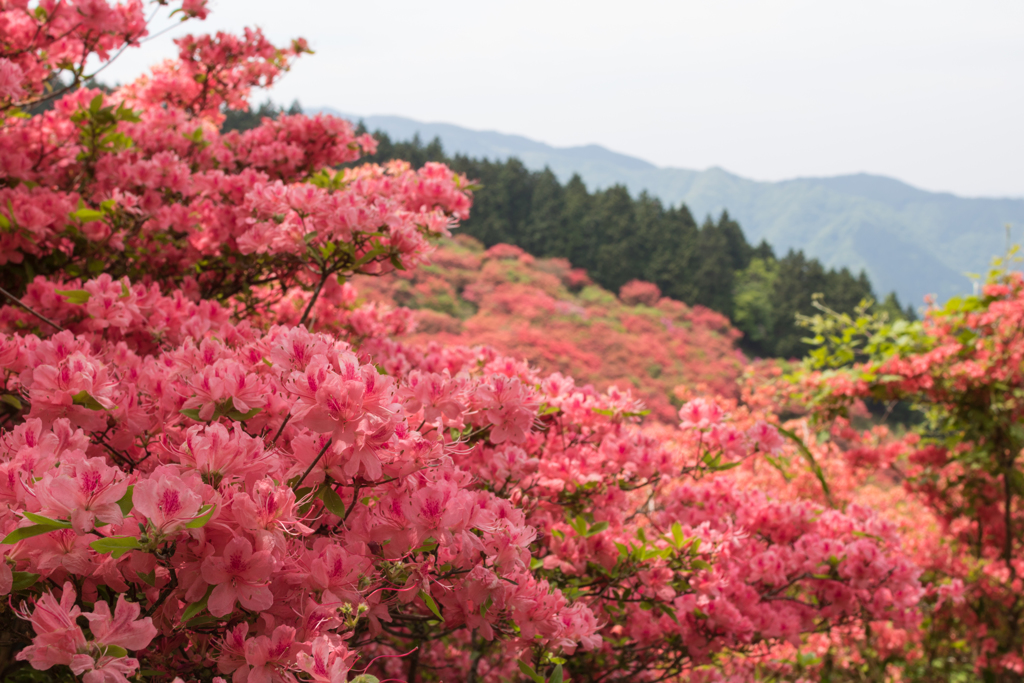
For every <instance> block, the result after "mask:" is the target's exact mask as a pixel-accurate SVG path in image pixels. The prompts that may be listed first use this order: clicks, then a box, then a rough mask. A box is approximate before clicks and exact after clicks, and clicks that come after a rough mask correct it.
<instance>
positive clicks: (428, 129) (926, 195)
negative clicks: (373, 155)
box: [320, 108, 1024, 306]
mask: <svg viewBox="0 0 1024 683" xmlns="http://www.w3.org/2000/svg"><path fill="white" fill-rule="evenodd" d="M320 111H325V112H328V113H332V114H336V115H338V116H342V117H344V118H347V119H350V120H353V121H360V120H361V121H363V122H364V123H365V125H366V127H367V128H368V129H369V130H371V131H373V130H382V131H384V132H385V133H387V134H388V135H389V136H390V137H391V138H392V139H394V140H408V139H410V138H412V137H413V135H416V134H418V135H419V136H420V138H421V139H422V140H423V141H424V142H429V141H430V140H432V139H433V138H434V137H438V138H440V140H441V143H442V144H443V146H444V149H445V151H446V152H448V153H450V154H465V155H467V156H471V157H480V158H489V159H494V160H502V159H507V158H509V157H518V158H519V159H520V160H521V161H522V162H523V164H524V165H526V167H527V168H530V169H534V170H536V169H542V168H544V167H545V166H547V167H549V168H551V170H552V171H553V172H554V173H555V175H557V176H558V178H559V179H560V180H562V181H565V180H568V179H569V178H570V177H572V175H573V174H574V173H579V175H580V177H581V178H582V179H583V181H584V182H585V183H586V184H587V187H588V188H590V189H591V190H593V189H599V188H605V187H609V186H611V185H615V184H621V185H625V186H626V187H627V188H628V189H629V190H630V192H632V193H633V194H639V193H640V192H643V191H646V192H648V193H649V194H651V195H654V196H656V197H658V198H660V199H661V200H662V201H663V202H665V203H667V204H673V205H675V204H679V203H684V204H686V205H687V206H688V207H689V209H690V211H691V212H692V213H693V215H694V216H695V217H696V218H697V219H698V220H700V219H702V218H703V217H704V216H705V215H713V216H717V215H718V214H720V213H721V212H722V211H723V210H728V212H729V214H730V215H731V216H733V217H734V218H735V219H736V220H737V221H738V222H739V223H740V225H741V226H742V227H743V230H744V232H745V233H746V235H747V239H748V240H749V241H750V242H751V243H752V244H756V243H758V242H760V241H761V240H762V239H766V240H768V242H769V243H770V244H771V245H772V246H773V247H774V248H775V250H776V253H778V254H780V255H782V254H785V252H786V251H788V250H789V249H791V248H792V249H803V250H804V252H805V253H806V254H808V255H809V256H813V257H816V258H818V259H820V260H821V261H822V263H823V264H824V265H826V266H828V267H842V266H846V267H848V268H850V269H851V270H853V271H854V272H857V271H859V270H861V269H862V268H863V269H864V270H866V271H867V273H868V276H869V277H870V278H871V281H872V283H873V284H874V286H875V291H877V292H888V291H896V293H897V294H898V295H899V297H900V300H901V301H903V302H904V303H911V304H913V305H915V306H917V305H920V304H921V303H922V301H923V298H924V296H925V295H926V294H936V295H938V296H939V298H940V299H945V298H947V297H949V296H952V295H955V294H958V293H964V292H968V291H970V289H971V287H972V284H971V280H970V279H968V277H967V276H966V275H965V273H967V272H974V273H983V272H984V271H985V270H986V269H987V268H988V264H989V262H990V260H991V258H992V257H993V256H996V255H1000V254H1002V253H1003V252H1004V251H1005V249H1006V245H1007V241H1006V226H1007V225H1009V226H1010V227H1011V234H1012V237H1013V239H1014V240H1021V239H1022V238H1024V199H980V198H965V197H958V196H956V195H952V194H949V193H936V192H927V191H925V190H920V189H917V188H915V187H912V186H911V185H908V184H906V183H903V182H901V181H899V180H895V179H893V178H887V177H884V176H876V175H869V174H864V173H861V174H856V175H845V176H836V177H827V178H796V179H793V180H784V181H778V182H761V181H755V180H749V179H746V178H742V177H740V176H737V175H734V174H732V173H729V172H728V171H725V170H723V169H721V168H710V169H707V170H705V171H694V170H688V169H681V168H662V167H658V166H655V165H654V164H652V163H650V162H647V161H644V160H643V159H638V158H636V157H631V156H628V155H625V154H620V153H618V152H613V151H611V150H608V149H606V148H604V147H601V146H600V145H585V146H580V147H552V146H551V145H547V144H545V143H542V142H537V141H536V140H531V139H529V138H526V137H522V136H520V135H507V134H504V133H497V132H494V131H476V130H470V129H468V128H462V127H460V126H455V125H452V124H447V123H423V122H420V121H414V120H412V119H407V118H403V117H399V116H355V115H351V114H344V113H342V112H338V111H336V110H332V109H330V108H323V109H321V110H320Z"/></svg>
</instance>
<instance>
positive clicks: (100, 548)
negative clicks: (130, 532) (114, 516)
mask: <svg viewBox="0 0 1024 683" xmlns="http://www.w3.org/2000/svg"><path fill="white" fill-rule="evenodd" d="M89 547H90V548H92V549H93V550H95V551H96V552H98V553H99V554H100V555H106V554H107V553H110V556H111V557H113V558H114V559H115V560H116V559H117V558H119V557H121V556H122V555H124V554H125V553H126V552H128V551H129V550H141V549H142V546H140V545H139V539H137V538H135V537H134V536H108V537H106V538H101V539H99V540H98V541H93V542H92V543H90V544H89Z"/></svg>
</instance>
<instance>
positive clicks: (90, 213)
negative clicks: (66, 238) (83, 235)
mask: <svg viewBox="0 0 1024 683" xmlns="http://www.w3.org/2000/svg"><path fill="white" fill-rule="evenodd" d="M71 217H72V218H76V219H78V220H80V221H82V222H83V223H85V222H88V221H98V220H99V219H101V218H103V212H102V211H97V210H96V209H79V210H78V211H72V212H71Z"/></svg>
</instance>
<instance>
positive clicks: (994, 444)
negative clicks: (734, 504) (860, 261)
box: [795, 259, 1024, 681]
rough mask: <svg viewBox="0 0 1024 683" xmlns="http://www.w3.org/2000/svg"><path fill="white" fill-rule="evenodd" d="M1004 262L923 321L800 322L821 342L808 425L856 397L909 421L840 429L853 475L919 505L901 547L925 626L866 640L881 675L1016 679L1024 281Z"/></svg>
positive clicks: (867, 656)
mask: <svg viewBox="0 0 1024 683" xmlns="http://www.w3.org/2000/svg"><path fill="white" fill-rule="evenodd" d="M1010 265H1012V260H1003V259H1000V260H997V262H996V264H995V267H994V268H993V270H992V271H991V272H990V273H989V276H988V279H987V282H986V283H985V284H984V285H983V286H982V287H980V291H979V292H978V293H977V294H976V295H973V296H967V297H962V298H954V299H952V300H950V301H949V302H947V303H945V304H944V305H942V306H938V305H932V306H931V308H930V309H929V310H928V311H927V313H926V316H925V318H924V320H923V321H921V322H915V323H909V322H906V321H895V322H894V321H891V320H889V319H888V318H887V317H886V316H884V315H869V314H868V312H867V311H866V310H863V309H862V310H861V311H860V315H859V316H849V315H840V314H837V313H835V312H834V311H831V310H829V309H827V308H823V313H822V314H821V315H819V316H817V317H816V318H814V319H809V320H808V321H806V322H807V324H808V326H809V327H810V328H811V331H812V332H813V334H814V342H815V343H816V344H817V346H818V348H817V349H816V350H815V351H814V352H813V354H812V366H811V368H810V369H809V371H808V372H806V373H804V374H803V375H801V376H800V377H799V383H798V385H796V387H795V388H796V389H797V392H798V393H799V394H801V395H802V397H803V400H804V402H805V405H807V406H808V407H809V408H810V409H811V411H812V415H813V417H814V418H815V420H816V423H817V424H818V425H819V426H828V425H832V426H834V425H836V424H839V423H843V422H844V421H845V419H846V418H845V417H844V416H848V415H849V414H850V412H851V411H855V410H856V407H857V405H858V403H859V402H860V401H862V400H868V401H872V402H873V403H874V405H876V406H879V407H881V408H884V410H885V413H884V415H892V414H894V413H895V414H900V413H902V415H903V419H904V423H903V424H902V425H897V426H896V428H895V429H891V430H890V429H888V428H887V427H884V426H874V427H872V428H870V429H867V430H864V429H863V428H862V429H859V430H858V429H853V428H852V426H851V425H850V424H847V425H846V426H845V427H844V428H843V429H842V430H841V431H842V432H843V435H842V438H843V439H844V440H845V442H846V443H845V446H846V447H845V455H844V457H845V460H846V462H847V466H848V469H849V470H850V471H851V472H853V473H854V476H861V477H863V474H862V473H865V472H870V473H871V475H872V476H873V477H875V478H876V479H877V478H879V477H881V478H884V479H888V480H889V481H890V482H892V484H894V485H895V486H896V487H898V488H899V489H901V490H902V492H903V496H904V497H905V498H906V499H907V501H908V503H909V504H910V505H911V506H912V508H913V509H914V510H915V511H916V512H915V514H914V515H913V517H914V518H913V519H907V520H905V526H906V528H907V529H908V530H909V531H910V534H909V537H908V541H909V542H908V543H907V544H906V545H905V547H906V549H907V551H908V552H909V553H910V554H911V555H912V556H913V557H914V560H915V563H916V564H918V565H919V566H920V567H921V568H922V569H923V570H924V571H925V575H924V578H925V580H926V581H927V582H928V584H929V586H930V588H929V591H928V596H927V598H926V599H925V601H924V602H923V603H922V605H921V606H922V608H923V614H924V616H925V619H924V621H923V623H922V628H921V629H919V630H913V631H911V632H909V633H908V634H907V636H908V637H907V639H906V640H905V642H903V643H900V644H899V646H898V647H895V648H893V647H886V646H884V645H880V644H879V642H878V638H877V637H873V638H869V639H868V640H867V641H866V642H865V643H864V644H863V647H862V648H861V649H863V650H864V656H863V657H862V661H863V662H864V663H865V666H866V667H870V668H871V669H872V670H874V671H876V672H878V675H882V674H883V673H887V674H888V675H901V676H904V677H907V678H911V679H913V680H929V681H930V680H943V681H944V680H969V679H974V677H979V678H981V679H982V680H985V681H1020V680H1021V679H1022V677H1024V660H1022V658H1021V653H1022V652H1024V621H1022V617H1024V598H1022V590H1021V589H1022V573H1024V543H1022V539H1024V506H1022V503H1021V500H1022V496H1024V465H1022V462H1021V457H1020V454H1021V449H1022V448H1024V430H1022V427H1021V425H1022V423H1024V403H1022V401H1021V398H1022V396H1024V374H1022V367H1024V366H1022V359H1024V337H1022V334H1021V330H1022V329H1024V279H1022V277H1021V274H1020V273H1019V272H1015V271H1013V270H1011V269H1010V267H1009V266H1010ZM908 409H909V410H908ZM862 426H863V425H862ZM927 518H932V519H934V520H935V523H925V524H921V523H920V521H921V520H922V519H927Z"/></svg>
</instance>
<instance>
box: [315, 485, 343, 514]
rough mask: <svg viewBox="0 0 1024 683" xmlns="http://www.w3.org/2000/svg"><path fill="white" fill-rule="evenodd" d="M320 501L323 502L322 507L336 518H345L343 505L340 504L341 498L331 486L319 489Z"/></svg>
mask: <svg viewBox="0 0 1024 683" xmlns="http://www.w3.org/2000/svg"><path fill="white" fill-rule="evenodd" d="M320 500H322V501H323V503H324V507H325V508H327V510H328V511H329V512H330V513H331V514H332V515H335V516H337V517H344V516H345V503H344V502H342V500H341V496H339V495H338V492H337V491H335V490H334V487H333V486H324V487H323V488H322V489H320Z"/></svg>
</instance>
